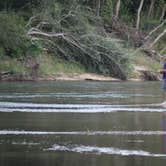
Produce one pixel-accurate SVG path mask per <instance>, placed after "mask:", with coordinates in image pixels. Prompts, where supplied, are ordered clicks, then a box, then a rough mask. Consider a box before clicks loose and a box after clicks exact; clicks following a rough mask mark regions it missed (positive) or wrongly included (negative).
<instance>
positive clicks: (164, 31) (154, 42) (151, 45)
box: [150, 29, 166, 48]
mask: <svg viewBox="0 0 166 166" xmlns="http://www.w3.org/2000/svg"><path fill="white" fill-rule="evenodd" d="M165 33H166V29H164V30H163V32H162V33H160V35H159V36H157V38H156V39H155V40H154V41H153V43H151V44H150V48H151V47H153V46H154V45H155V44H156V43H157V42H158V41H159V40H160V39H161V38H162V37H163V36H164V35H165Z"/></svg>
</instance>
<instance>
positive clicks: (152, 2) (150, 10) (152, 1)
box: [148, 0, 155, 18]
mask: <svg viewBox="0 0 166 166" xmlns="http://www.w3.org/2000/svg"><path fill="white" fill-rule="evenodd" d="M154 4H155V0H151V3H150V8H149V12H148V18H150V17H151V15H152V11H153V9H154Z"/></svg>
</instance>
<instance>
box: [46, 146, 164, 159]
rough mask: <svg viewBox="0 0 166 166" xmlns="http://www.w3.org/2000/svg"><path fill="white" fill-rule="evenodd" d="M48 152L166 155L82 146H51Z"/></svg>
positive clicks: (162, 155)
mask: <svg viewBox="0 0 166 166" xmlns="http://www.w3.org/2000/svg"><path fill="white" fill-rule="evenodd" d="M45 150H48V151H66V152H76V153H85V154H86V153H88V154H96V155H100V154H108V155H121V156H148V157H166V154H154V153H150V152H147V151H143V150H125V149H119V148H113V147H97V146H84V145H70V146H60V145H57V144H55V145H53V146H52V147H51V148H48V149H45Z"/></svg>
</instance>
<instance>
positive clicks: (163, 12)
mask: <svg viewBox="0 0 166 166" xmlns="http://www.w3.org/2000/svg"><path fill="white" fill-rule="evenodd" d="M165 12H166V4H165V5H164V7H163V9H162V13H161V17H160V20H163V19H164V16H165Z"/></svg>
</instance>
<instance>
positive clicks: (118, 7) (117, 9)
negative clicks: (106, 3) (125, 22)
mask: <svg viewBox="0 0 166 166" xmlns="http://www.w3.org/2000/svg"><path fill="white" fill-rule="evenodd" d="M120 4H121V0H118V1H117V3H116V10H115V19H118V17H119V11H120Z"/></svg>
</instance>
